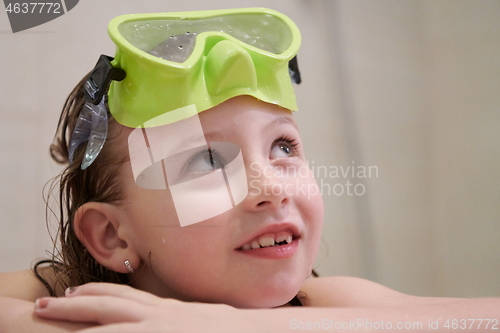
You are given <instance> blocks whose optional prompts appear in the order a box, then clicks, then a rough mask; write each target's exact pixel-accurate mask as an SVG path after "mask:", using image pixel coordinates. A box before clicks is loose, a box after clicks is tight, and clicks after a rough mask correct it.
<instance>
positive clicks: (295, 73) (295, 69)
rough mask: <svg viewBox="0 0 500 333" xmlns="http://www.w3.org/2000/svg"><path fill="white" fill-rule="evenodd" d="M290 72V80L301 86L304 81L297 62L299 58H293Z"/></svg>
mask: <svg viewBox="0 0 500 333" xmlns="http://www.w3.org/2000/svg"><path fill="white" fill-rule="evenodd" d="M288 72H289V73H290V78H291V79H292V81H293V82H295V83H296V84H300V83H301V82H302V79H301V78H300V71H299V62H298V61H297V56H295V57H293V58H292V60H290V61H289V62H288Z"/></svg>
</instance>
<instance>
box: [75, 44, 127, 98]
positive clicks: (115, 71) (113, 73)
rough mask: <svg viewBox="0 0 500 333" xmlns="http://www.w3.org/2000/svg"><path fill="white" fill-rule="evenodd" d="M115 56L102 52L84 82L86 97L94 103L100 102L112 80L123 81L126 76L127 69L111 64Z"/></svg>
mask: <svg viewBox="0 0 500 333" xmlns="http://www.w3.org/2000/svg"><path fill="white" fill-rule="evenodd" d="M111 61H113V57H110V56H107V55H104V54H101V56H100V57H99V60H97V63H96V65H95V67H94V70H93V71H92V73H91V74H90V77H89V78H88V80H87V81H85V84H84V89H83V90H84V93H85V99H86V100H87V101H88V102H91V103H92V104H95V105H97V104H99V103H100V102H101V100H102V98H103V96H104V93H105V92H106V89H107V88H108V86H109V84H110V82H111V80H115V81H121V80H123V79H124V78H125V75H126V74H125V71H124V70H123V69H121V68H116V67H113V66H112V65H111Z"/></svg>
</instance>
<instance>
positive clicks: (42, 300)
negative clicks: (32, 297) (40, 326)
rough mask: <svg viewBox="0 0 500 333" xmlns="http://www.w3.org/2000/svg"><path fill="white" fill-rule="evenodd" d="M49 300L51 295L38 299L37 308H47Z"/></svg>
mask: <svg viewBox="0 0 500 333" xmlns="http://www.w3.org/2000/svg"><path fill="white" fill-rule="evenodd" d="M49 300H50V297H46V298H39V299H37V300H36V302H35V310H42V309H45V308H46V307H47V305H48V304H49Z"/></svg>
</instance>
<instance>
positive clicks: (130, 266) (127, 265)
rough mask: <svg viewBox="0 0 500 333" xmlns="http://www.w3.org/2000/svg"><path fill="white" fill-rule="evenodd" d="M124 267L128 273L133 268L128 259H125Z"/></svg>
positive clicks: (131, 271) (132, 270)
mask: <svg viewBox="0 0 500 333" xmlns="http://www.w3.org/2000/svg"><path fill="white" fill-rule="evenodd" d="M125 267H127V269H128V271H129V273H133V272H134V269H133V268H132V265H131V264H130V261H128V260H125Z"/></svg>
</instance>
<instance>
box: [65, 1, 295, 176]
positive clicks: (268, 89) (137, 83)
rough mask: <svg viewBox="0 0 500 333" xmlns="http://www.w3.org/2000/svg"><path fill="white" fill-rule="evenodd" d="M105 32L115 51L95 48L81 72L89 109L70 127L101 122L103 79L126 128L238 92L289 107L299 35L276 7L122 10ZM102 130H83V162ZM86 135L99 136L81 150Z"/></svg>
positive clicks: (92, 156) (92, 155) (292, 100)
mask: <svg viewBox="0 0 500 333" xmlns="http://www.w3.org/2000/svg"><path fill="white" fill-rule="evenodd" d="M108 32H109V35H110V37H111V39H112V40H113V42H114V43H115V44H116V46H117V49H116V54H115V58H114V59H113V58H110V57H106V56H101V58H100V60H99V61H98V63H97V64H96V67H95V69H94V71H93V72H92V74H91V76H90V78H89V79H88V80H87V82H86V84H85V95H86V98H87V103H86V107H87V108H89V109H90V110H91V111H92V112H86V115H83V118H85V119H86V120H82V121H81V122H80V124H79V123H78V122H77V126H76V127H75V132H74V133H77V132H78V130H79V128H81V127H82V126H80V125H86V127H85V128H86V129H87V130H86V131H84V132H85V133H92V128H94V129H95V128H100V129H101V130H104V127H103V126H96V125H93V123H94V121H97V122H103V121H104V115H103V112H102V110H99V105H104V99H105V98H106V94H105V92H106V91H107V89H108V87H109V91H108V93H107V103H108V107H109V110H110V112H111V114H112V115H113V117H114V118H115V119H116V120H117V121H118V122H119V123H120V124H122V125H124V126H127V127H132V128H138V127H143V128H145V127H156V126H162V125H165V124H167V123H168V122H175V121H179V120H182V119H185V118H186V117H188V116H190V114H182V113H181V112H176V113H175V116H170V117H160V116H161V115H163V114H165V113H166V112H169V111H172V110H177V111H178V110H182V109H183V108H184V107H186V106H191V105H192V106H194V107H195V109H196V111H197V112H202V111H204V110H207V109H210V108H212V107H214V106H216V105H218V104H220V103H222V102H224V101H226V100H228V99H230V98H232V97H235V96H240V95H250V96H254V97H255V98H257V99H259V100H262V101H264V102H268V103H272V104H277V105H279V106H281V107H284V108H286V109H289V110H292V111H295V110H297V104H296V101H295V93H294V91H293V87H292V80H293V81H294V82H296V83H300V73H299V71H298V66H297V61H296V54H297V52H298V49H299V46H300V42H301V37H300V32H299V30H298V28H297V26H296V25H295V24H294V23H293V22H292V21H291V20H290V19H289V18H288V17H286V16H285V15H283V14H281V13H279V12H276V11H274V10H270V9H263V8H248V9H231V10H214V11H200V12H180V13H160V14H133V15H123V16H119V17H116V18H114V19H113V20H111V22H110V23H109V26H108ZM290 78H291V79H290ZM82 113H83V112H82ZM165 119H168V122H166V120H165ZM106 121H107V119H106ZM89 123H90V124H92V125H91V126H90V127H89ZM92 126H93V127H92ZM89 128H90V129H89ZM106 131H107V129H106ZM102 134H103V133H102V132H101V133H99V131H98V130H97V131H96V130H94V135H93V134H89V138H90V139H89V143H88V146H87V152H86V154H85V156H86V157H87V155H88V158H87V159H86V160H87V162H86V165H87V166H88V165H90V163H92V161H93V159H95V157H96V156H97V154H98V153H99V151H100V149H101V148H102V143H103V142H104V140H105V135H102ZM77 137H78V135H77ZM80 137H81V138H82V137H84V135H80ZM94 137H95V138H97V140H98V141H99V142H98V144H97V145H96V144H94V145H93V147H94V148H93V149H91V151H88V150H89V147H90V146H91V140H92V138H94ZM103 137H104V138H103ZM81 138H80V139H79V140H77V141H82V140H81ZM71 141H73V139H72V140H71ZM77 141H75V145H79V144H80V143H81V142H80V143H78V142H77ZM72 143H73V142H72ZM96 147H97V148H98V149H96ZM99 147H100V148H99ZM70 151H71V149H70ZM73 151H74V149H73ZM70 155H71V152H70ZM70 159H71V158H70ZM89 161H90V163H89ZM82 168H84V165H83V163H82Z"/></svg>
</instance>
